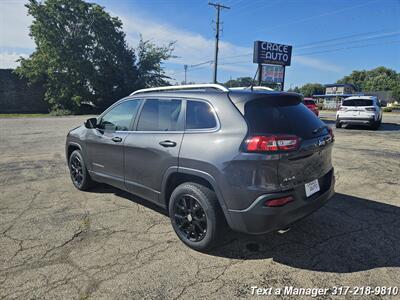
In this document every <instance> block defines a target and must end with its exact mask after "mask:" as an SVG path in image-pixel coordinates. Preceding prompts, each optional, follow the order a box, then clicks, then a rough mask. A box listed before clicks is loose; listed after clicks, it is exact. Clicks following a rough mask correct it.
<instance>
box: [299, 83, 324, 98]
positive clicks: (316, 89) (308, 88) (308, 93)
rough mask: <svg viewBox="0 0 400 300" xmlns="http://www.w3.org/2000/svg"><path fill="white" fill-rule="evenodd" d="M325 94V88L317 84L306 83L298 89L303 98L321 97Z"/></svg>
mask: <svg viewBox="0 0 400 300" xmlns="http://www.w3.org/2000/svg"><path fill="white" fill-rule="evenodd" d="M324 92H325V88H324V86H323V85H322V84H319V83H306V84H305V85H303V86H302V87H301V88H300V93H301V94H303V95H304V97H312V96H313V95H321V94H323V93H324Z"/></svg>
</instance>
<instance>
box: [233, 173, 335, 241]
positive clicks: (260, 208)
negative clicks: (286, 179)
mask: <svg viewBox="0 0 400 300" xmlns="http://www.w3.org/2000/svg"><path fill="white" fill-rule="evenodd" d="M326 176H329V178H327V179H326V180H327V181H326V182H325V183H324V184H325V187H321V191H320V192H318V193H316V194H314V195H312V196H311V197H309V198H306V197H305V195H304V194H305V192H304V186H299V187H297V188H295V189H293V190H290V191H285V192H281V193H273V194H265V195H262V196H260V197H258V198H257V199H256V200H255V201H254V203H253V204H252V205H250V207H248V208H247V209H245V210H229V214H230V222H229V225H230V227H231V229H233V230H235V231H240V232H244V233H248V234H263V233H267V232H270V231H275V230H279V229H283V228H286V227H288V226H289V225H290V224H292V223H295V222H296V221H298V220H300V219H302V218H304V217H306V216H308V215H309V214H311V213H312V212H314V211H315V210H317V209H319V208H320V207H322V206H323V205H325V204H326V203H327V202H328V200H329V199H330V198H331V197H332V196H333V195H334V193H335V191H334V186H335V177H334V175H333V169H332V170H331V171H330V172H329V173H328V174H327V175H326ZM285 196H292V197H293V198H294V201H293V202H291V203H288V204H287V205H285V206H282V207H266V206H265V205H264V203H265V201H266V200H269V199H274V198H280V197H285Z"/></svg>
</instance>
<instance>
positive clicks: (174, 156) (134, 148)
mask: <svg viewBox="0 0 400 300" xmlns="http://www.w3.org/2000/svg"><path fill="white" fill-rule="evenodd" d="M184 104H185V103H184V102H183V101H182V100H180V99H168V98H156V99H146V100H145V102H144V104H143V108H142V110H141V112H140V115H139V117H138V120H137V122H136V125H135V127H136V130H135V131H132V132H130V133H129V134H128V136H127V137H126V139H125V161H124V168H125V185H126V187H127V188H128V190H129V191H131V192H132V193H135V194H137V195H139V196H142V197H143V198H146V199H148V200H151V201H154V202H157V201H158V200H159V199H158V198H159V194H160V191H161V183H162V180H163V176H164V174H165V172H166V171H167V170H168V169H169V168H177V167H178V156H179V149H180V147H181V142H182V138H183V129H184V113H183V112H184Z"/></svg>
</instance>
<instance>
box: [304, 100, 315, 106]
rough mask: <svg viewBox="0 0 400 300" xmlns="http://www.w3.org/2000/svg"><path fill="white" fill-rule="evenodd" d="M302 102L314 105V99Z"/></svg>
mask: <svg viewBox="0 0 400 300" xmlns="http://www.w3.org/2000/svg"><path fill="white" fill-rule="evenodd" d="M303 103H304V104H306V105H314V104H315V101H314V100H304V101H303Z"/></svg>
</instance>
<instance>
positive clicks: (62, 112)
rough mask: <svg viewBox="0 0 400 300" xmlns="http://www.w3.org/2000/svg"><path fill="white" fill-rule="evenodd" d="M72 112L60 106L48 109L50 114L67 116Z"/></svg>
mask: <svg viewBox="0 0 400 300" xmlns="http://www.w3.org/2000/svg"><path fill="white" fill-rule="evenodd" d="M72 114H73V112H72V111H70V110H68V109H62V108H55V109H52V110H51V111H50V115H51V116H69V115H72Z"/></svg>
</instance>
